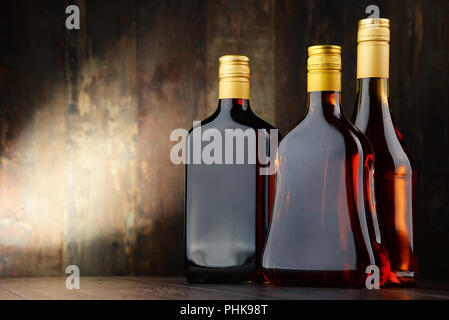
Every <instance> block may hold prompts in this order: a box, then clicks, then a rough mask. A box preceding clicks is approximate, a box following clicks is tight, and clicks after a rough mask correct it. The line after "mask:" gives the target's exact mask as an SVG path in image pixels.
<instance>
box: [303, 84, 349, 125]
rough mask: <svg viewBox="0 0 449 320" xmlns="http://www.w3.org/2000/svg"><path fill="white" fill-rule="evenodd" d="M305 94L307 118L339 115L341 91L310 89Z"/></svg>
mask: <svg viewBox="0 0 449 320" xmlns="http://www.w3.org/2000/svg"><path fill="white" fill-rule="evenodd" d="M307 96H308V97H307V100H308V103H307V112H306V117H307V118H311V117H313V118H315V117H321V118H322V117H324V118H326V119H329V118H340V117H341V114H342V113H341V93H340V92H339V91H311V92H308V95H307Z"/></svg>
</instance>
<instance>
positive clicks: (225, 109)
mask: <svg viewBox="0 0 449 320" xmlns="http://www.w3.org/2000/svg"><path fill="white" fill-rule="evenodd" d="M247 110H250V104H249V99H230V98H225V99H219V100H218V107H217V112H219V113H231V112H236V111H238V112H240V111H247Z"/></svg>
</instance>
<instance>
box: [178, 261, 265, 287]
mask: <svg viewBox="0 0 449 320" xmlns="http://www.w3.org/2000/svg"><path fill="white" fill-rule="evenodd" d="M186 276H187V280H188V281H189V282H190V283H236V284H237V283H238V284H250V283H256V282H259V280H260V277H259V276H258V275H257V272H256V269H255V267H254V266H239V267H228V268H215V267H201V266H196V265H193V266H192V265H190V266H188V267H187V268H186Z"/></svg>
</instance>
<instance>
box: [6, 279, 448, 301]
mask: <svg viewBox="0 0 449 320" xmlns="http://www.w3.org/2000/svg"><path fill="white" fill-rule="evenodd" d="M2 294H3V295H4V296H5V297H6V298H11V299H25V300H43V299H45V300H54V299H58V300H60V299H62V300H105V299H108V300H130V299H133V300H168V299H176V300H185V299H188V300H198V299H201V300H242V299H243V300H248V299H251V300H270V299H276V300H278V299H285V300H316V299H319V300H416V299H419V300H428V299H432V300H449V290H448V289H447V288H444V287H441V286H440V287H439V288H433V289H427V288H415V289H381V290H360V289H340V288H312V287H302V288H301V287H273V286H264V285H231V284H221V285H220V284H190V283H188V282H187V281H186V280H185V279H184V278H162V277H81V279H80V289H79V290H67V289H66V287H65V278H10V279H0V298H1V297H2Z"/></svg>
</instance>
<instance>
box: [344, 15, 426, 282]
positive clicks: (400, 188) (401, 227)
mask: <svg viewBox="0 0 449 320" xmlns="http://www.w3.org/2000/svg"><path fill="white" fill-rule="evenodd" d="M358 28H359V30H358V48H357V98H356V106H355V109H354V113H353V115H352V121H353V123H354V124H355V125H356V127H357V128H359V129H360V130H361V131H362V132H364V133H365V134H366V136H367V137H368V139H369V140H370V142H371V145H372V147H373V149H374V156H375V173H374V177H375V193H376V201H377V208H378V213H379V217H380V224H381V229H382V231H383V234H384V236H385V240H386V245H387V249H388V252H389V256H390V261H391V273H390V277H389V280H390V282H391V283H395V284H405V285H414V284H415V283H416V279H417V271H418V269H417V259H416V246H415V227H414V221H415V182H416V169H415V164H414V161H413V158H412V155H411V154H410V151H409V149H408V148H407V146H406V145H405V142H404V139H403V137H402V134H401V133H400V132H399V130H398V128H397V126H396V124H395V122H394V120H393V117H392V114H391V111H390V101H389V94H390V90H389V50H390V45H389V42H390V21H389V20H388V19H363V20H360V21H359V27H358Z"/></svg>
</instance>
